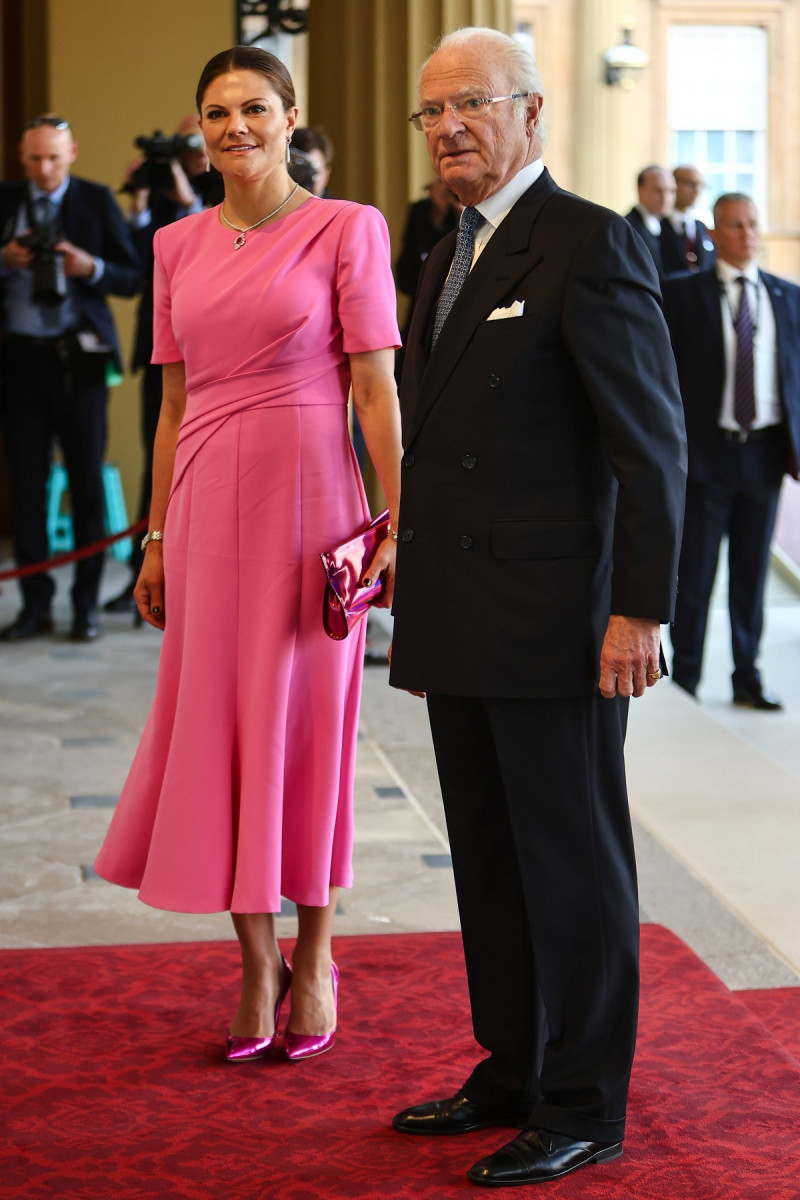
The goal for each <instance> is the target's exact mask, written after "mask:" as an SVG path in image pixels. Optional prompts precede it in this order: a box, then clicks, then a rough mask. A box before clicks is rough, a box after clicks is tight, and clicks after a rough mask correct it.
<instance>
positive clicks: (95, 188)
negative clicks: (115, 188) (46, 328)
mask: <svg viewBox="0 0 800 1200" xmlns="http://www.w3.org/2000/svg"><path fill="white" fill-rule="evenodd" d="M27 193H28V185H27V183H25V182H22V181H18V182H13V183H0V231H2V242H3V245H5V243H6V242H9V241H11V239H12V238H13V237H14V231H15V229H16V224H17V214H18V213H19V210H20V207H21V206H22V205H23V204H24V203H25V199H26V196H27ZM61 227H62V229H63V231H64V235H65V237H66V238H67V239H68V240H69V241H70V242H72V243H73V244H74V245H75V246H78V247H79V248H80V249H81V250H86V251H87V252H88V253H89V254H92V255H94V256H95V257H96V258H102V259H103V261H104V263H105V270H104V272H103V275H102V278H101V279H100V280H99V282H98V283H96V284H92V283H89V282H87V281H86V280H84V279H78V280H73V281H72V282H73V283H74V285H75V286H74V288H73V294H74V296H75V300H76V303H77V305H78V309H79V312H80V316H81V320H82V324H83V326H84V327H85V328H90V329H93V330H95V331H96V333H97V334H98V336H99V337H100V338H101V339H102V340H103V341H104V342H105V343H106V344H107V345H109V346H110V347H111V354H112V358H113V360H114V362H115V364H116V366H117V369H118V370H122V360H121V356H120V349H119V340H118V338H117V331H116V328H115V327H114V319H113V317H112V316H111V310H110V309H109V307H108V304H107V303H106V296H108V295H112V296H135V295H136V293H137V292H138V291H139V289H140V288H141V284H142V276H141V269H140V266H139V260H138V258H137V255H136V251H135V249H134V245H133V241H132V238H131V234H130V230H129V229H128V226H127V224H126V222H125V219H124V217H123V215H122V213H121V212H120V209H119V206H118V204H117V202H116V200H115V199H114V197H113V195H112V193H111V190H110V189H109V188H107V187H106V186H105V185H104V184H100V183H93V182H91V181H90V180H88V179H79V178H78V177H76V176H74V175H73V176H71V177H70V181H69V186H68V187H67V190H66V192H65V193H64V199H63V202H62V204H61ZM2 286H3V280H2V278H0V287H2ZM1 302H2V294H0V303H1Z"/></svg>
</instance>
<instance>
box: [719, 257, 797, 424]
mask: <svg viewBox="0 0 800 1200" xmlns="http://www.w3.org/2000/svg"><path fill="white" fill-rule="evenodd" d="M716 269H717V277H718V279H719V280H720V304H721V306H722V339H723V345H724V353H725V386H724V388H723V392H722V408H721V409H720V415H719V423H720V427H721V428H722V429H732V430H738V429H739V428H740V427H739V423H738V421H737V420H736V418H735V416H734V415H733V383H734V377H735V374H736V328H735V323H734V322H735V317H736V313H737V311H738V308H739V300H740V297H741V286H742V285H741V284H738V283H737V282H736V280H737V279H738V278H739V277H740V276H741V275H744V277H745V279H746V280H747V283H745V284H744V287H746V288H747V302H748V304H749V305H750V313H751V315H752V318H753V352H754V355H755V362H754V371H755V394H756V419H755V421H754V422H753V425H752V428H753V429H766V428H767V427H768V426H769V425H780V423H781V422H782V421H783V419H784V416H783V406H782V405H781V400H780V392H779V389H778V341H777V334H776V330H775V314H774V313H773V311H772V301H771V300H770V297H769V292H768V291H767V289H766V287H765V286H764V282H763V280H762V279H761V277H760V276H759V273H758V266H757V264H756V263H754V262H752V263H750V265H749V266H748V267H746V269H745V270H743V271H740V270H739V269H738V267H734V266H732V265H731V264H730V263H728V262H725V261H724V260H723V259H719V260H718V262H717V268H716Z"/></svg>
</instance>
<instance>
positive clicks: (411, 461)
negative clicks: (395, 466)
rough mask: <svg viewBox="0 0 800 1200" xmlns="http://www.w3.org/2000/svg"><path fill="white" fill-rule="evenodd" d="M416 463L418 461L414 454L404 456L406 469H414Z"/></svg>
mask: <svg viewBox="0 0 800 1200" xmlns="http://www.w3.org/2000/svg"><path fill="white" fill-rule="evenodd" d="M416 461H417V460H416V459H415V458H414V455H413V454H406V455H404V456H403V466H404V467H413V465H414V463H415V462H416Z"/></svg>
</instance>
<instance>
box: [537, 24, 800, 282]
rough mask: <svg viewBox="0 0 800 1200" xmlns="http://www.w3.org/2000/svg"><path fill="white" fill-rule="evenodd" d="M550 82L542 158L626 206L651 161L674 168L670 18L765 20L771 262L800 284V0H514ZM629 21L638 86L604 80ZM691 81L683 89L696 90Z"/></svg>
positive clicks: (559, 174)
mask: <svg viewBox="0 0 800 1200" xmlns="http://www.w3.org/2000/svg"><path fill="white" fill-rule="evenodd" d="M514 13H515V17H516V19H518V20H523V21H527V22H529V23H530V25H531V27H532V30H533V33H534V38H535V43H536V57H537V61H538V65H539V68H540V70H541V73H542V77H543V80H544V89H545V109H544V111H545V116H546V117H547V121H548V126H549V130H550V141H549V144H548V146H547V148H546V150H545V155H544V158H545V161H546V163H547V165H548V167H549V168H550V170H551V172H552V174H553V175H554V176H555V178H556V179H557V180H558V182H559V183H560V184H561V185H562V187H567V188H571V189H574V190H575V191H578V192H580V193H581V194H583V195H585V196H587V197H589V199H592V200H596V201H598V202H599V203H601V204H607V205H608V206H609V207H611V208H615V209H617V210H618V211H620V212H623V211H627V209H629V208H630V207H631V205H632V204H633V203H634V201H635V198H636V188H635V178H636V174H637V172H638V170H639V169H640V168H641V167H642V166H644V165H645V164H646V163H648V162H663V163H664V164H665V165H667V166H672V165H674V164H672V163H669V162H668V161H667V159H668V131H667V38H668V31H669V27H670V25H672V24H696V25H730V24H739V25H758V26H761V27H762V28H764V29H766V30H767V35H768V41H769V73H770V74H769V180H768V187H767V191H768V195H769V211H768V212H766V213H762V214H761V216H762V223H763V226H764V229H765V233H766V236H765V246H764V265H765V266H766V267H768V268H769V269H770V270H773V271H775V272H777V273H778V274H780V275H785V276H788V277H789V278H793V279H796V280H799V281H800V199H798V197H800V0H514ZM623 25H630V26H632V27H633V28H634V31H635V32H634V41H635V43H636V45H637V46H640V47H641V48H642V49H643V50H645V51H646V52H647V53H648V55H649V57H650V65H649V67H648V68H647V69H646V70H645V71H644V73H643V74H642V77H641V81H640V82H639V84H638V85H637V87H635V88H634V89H632V90H631V91H628V92H624V91H622V90H621V89H619V88H609V87H608V86H606V85H605V84H604V83H603V82H602V70H601V58H602V55H603V52H604V51H605V50H606V49H607V48H608V47H609V46H610V45H612V44H614V43H615V42H617V41H619V40H620V36H621V32H622V28H623ZM691 86H692V81H691V79H687V80H686V87H687V88H691Z"/></svg>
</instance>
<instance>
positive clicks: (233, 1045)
mask: <svg viewBox="0 0 800 1200" xmlns="http://www.w3.org/2000/svg"><path fill="white" fill-rule="evenodd" d="M281 962H282V963H283V983H282V984H281V991H280V995H279V996H278V1000H277V1003H276V1005H275V1032H274V1033H273V1034H270V1036H269V1037H235V1036H234V1035H233V1034H228V1038H227V1041H226V1043H225V1057H226V1059H227V1060H228V1062H231V1063H242V1062H253V1061H254V1060H255V1059H257V1058H265V1057H266V1056H267V1054H269V1052H270V1050H271V1049H272V1046H273V1045H274V1043H275V1038H276V1037H277V1036H278V1017H279V1016H280V1012H281V1005H282V1004H283V1002H284V1000H285V999H286V994H287V992H288V991H289V988H290V987H291V986H292V968H291V967H290V966H289V964H288V963H287V961H286V959H285V958H284V957H283V955H281Z"/></svg>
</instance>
